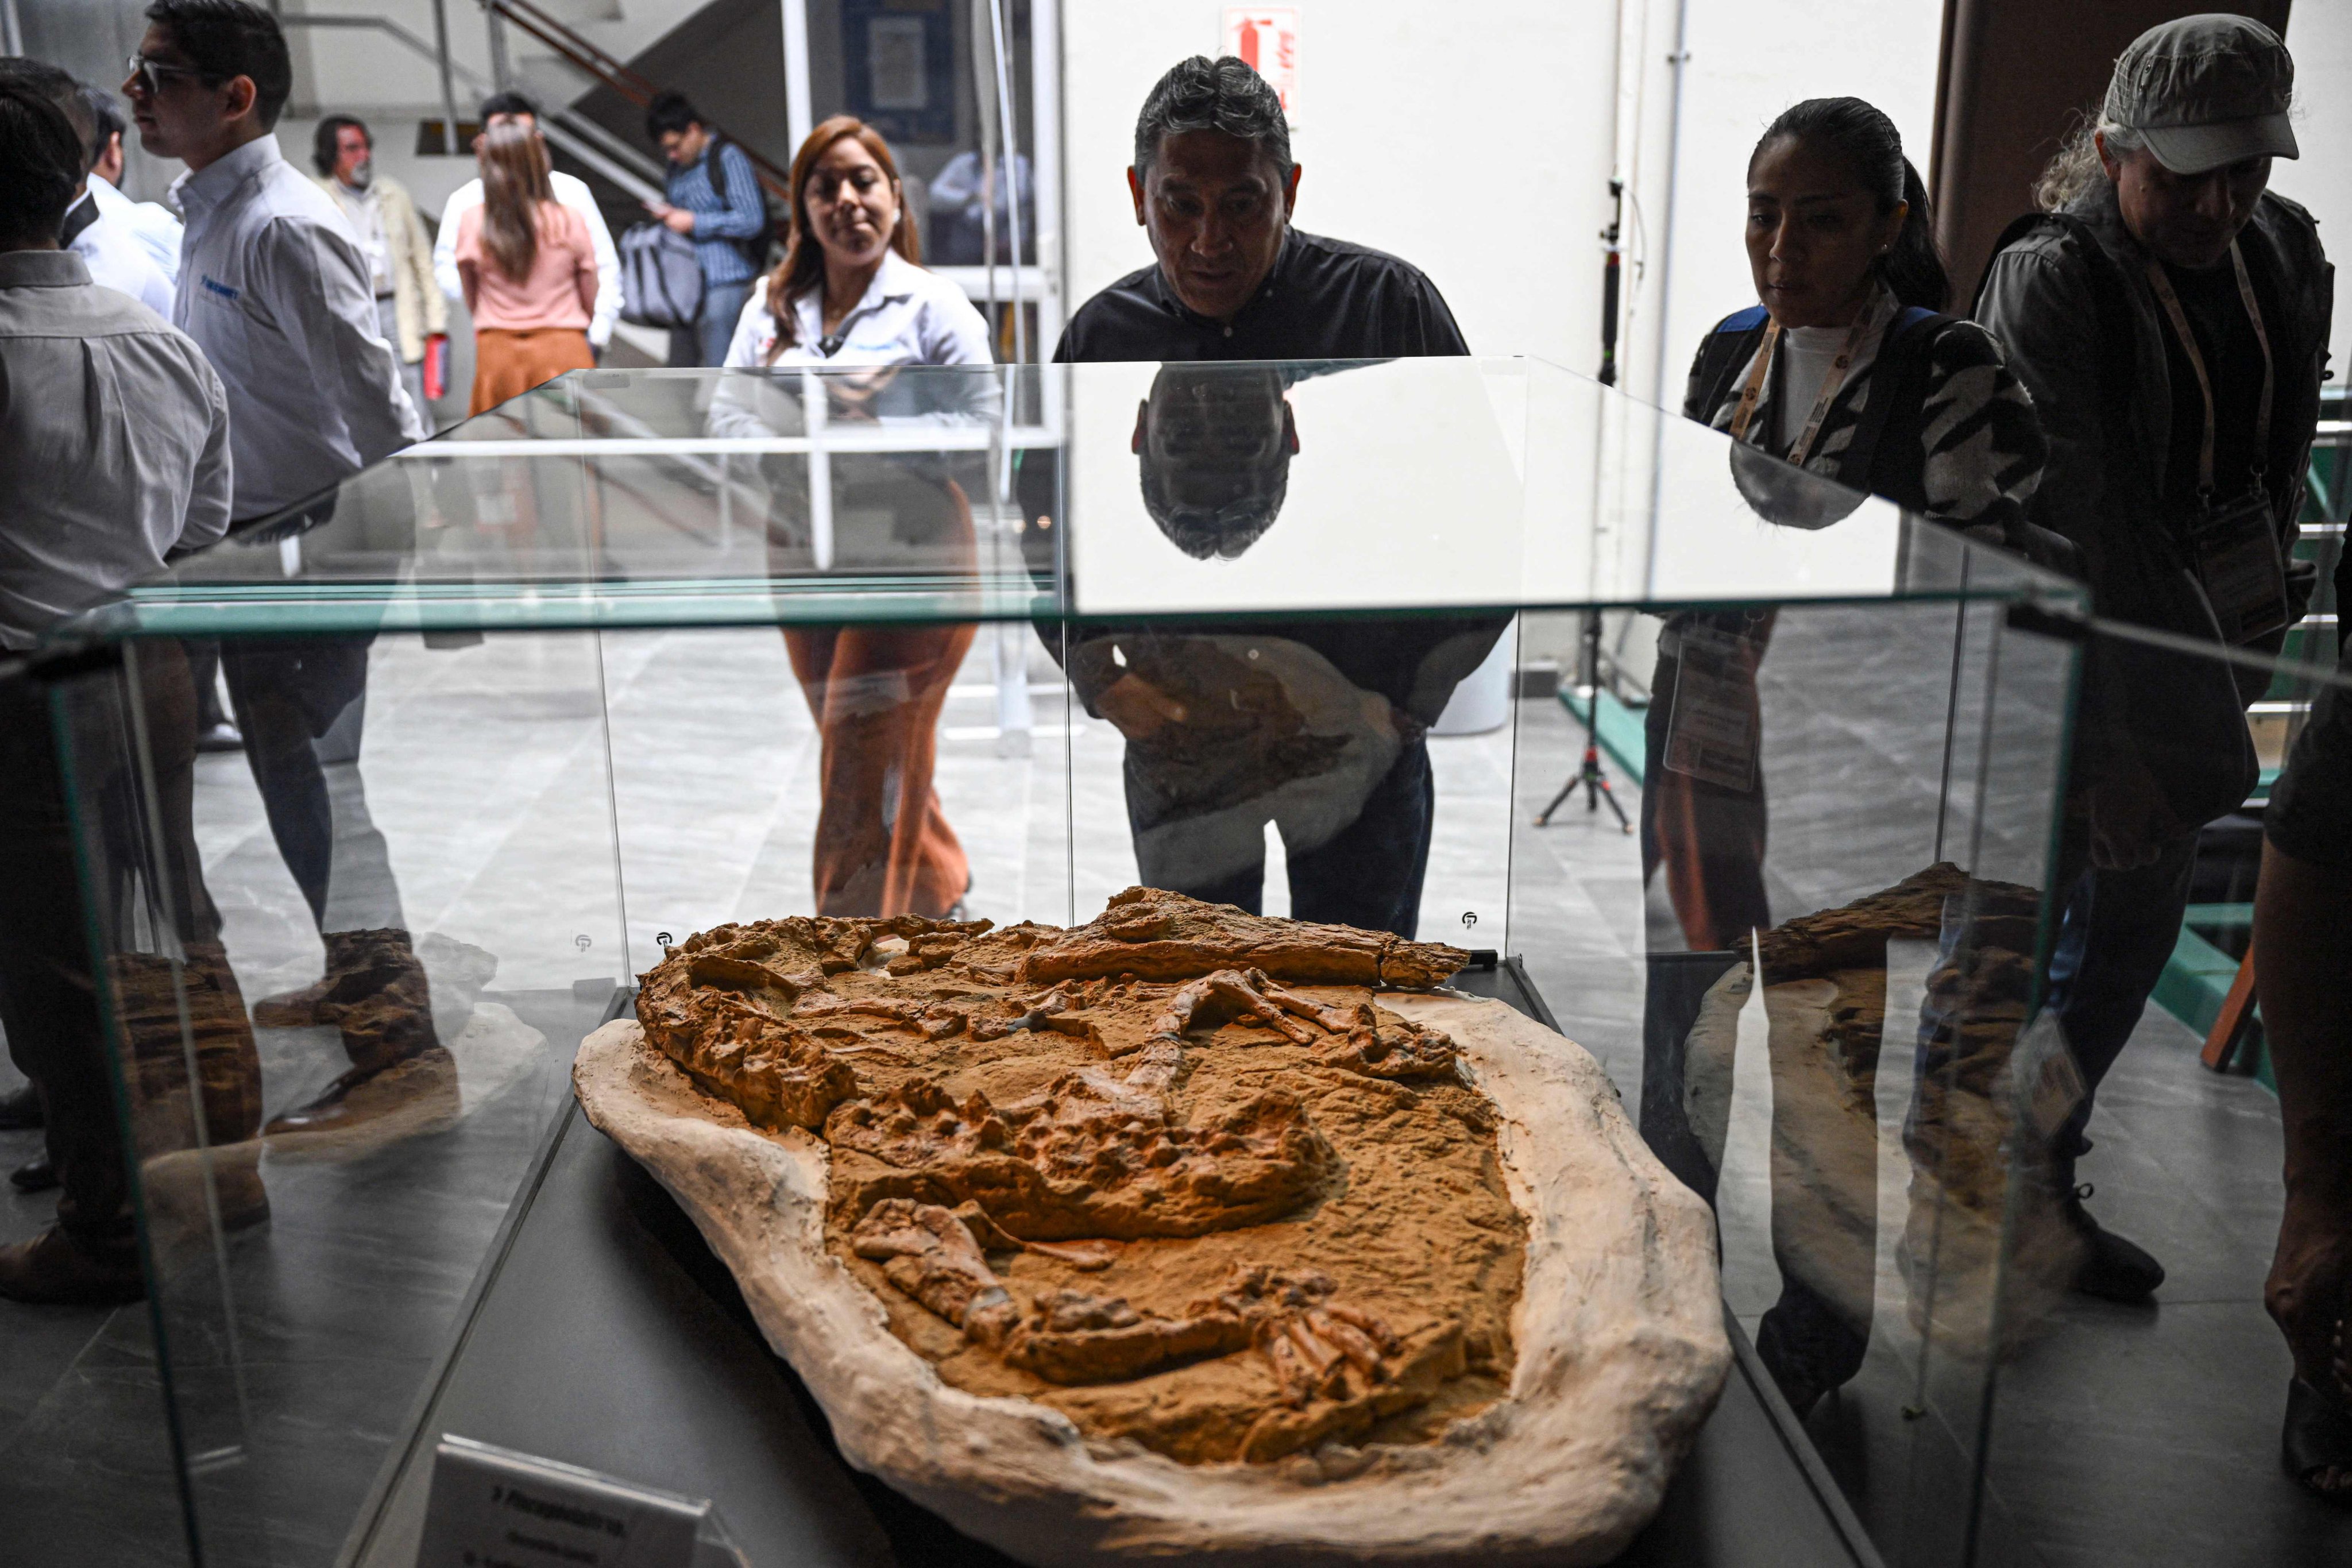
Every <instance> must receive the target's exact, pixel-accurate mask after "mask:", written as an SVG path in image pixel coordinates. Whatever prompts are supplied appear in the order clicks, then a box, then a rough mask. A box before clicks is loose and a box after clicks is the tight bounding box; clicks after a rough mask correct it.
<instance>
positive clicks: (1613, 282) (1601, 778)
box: [1536, 180, 1633, 833]
mask: <svg viewBox="0 0 2352 1568" xmlns="http://www.w3.org/2000/svg"><path fill="white" fill-rule="evenodd" d="M1609 196H1610V199H1611V201H1612V202H1613V203H1614V204H1615V205H1614V207H1613V208H1612V211H1611V213H1610V216H1609V226H1608V227H1607V228H1604V229H1602V230H1601V377H1600V380H1601V385H1603V386H1614V385H1616V384H1617V313H1618V300H1619V292H1618V291H1619V288H1620V278H1621V271H1620V268H1621V264H1622V260H1623V257H1624V247H1623V245H1622V243H1621V240H1622V235H1623V232H1624V219H1625V182H1624V181H1622V180H1612V181H1610V182H1609ZM1584 681H1585V686H1584V689H1585V692H1586V696H1587V700H1586V702H1585V707H1584V761H1583V763H1582V764H1581V765H1580V766H1579V767H1578V768H1577V770H1576V772H1574V773H1570V775H1569V776H1568V782H1567V783H1566V784H1562V785H1560V786H1559V794H1558V795H1554V796H1552V797H1551V804H1550V805H1547V806H1545V807H1544V808H1543V810H1541V811H1539V812H1538V813H1537V814H1536V826H1538V827H1549V826H1551V814H1552V813H1553V812H1555V811H1558V810H1559V808H1560V805H1561V803H1562V802H1564V801H1566V800H1567V799H1568V797H1569V796H1570V795H1574V794H1575V793H1576V786H1577V785H1579V784H1582V785H1583V786H1584V809H1585V810H1587V811H1599V810H1600V809H1601V802H1602V801H1604V800H1605V801H1607V802H1608V803H1609V809H1610V810H1611V811H1612V812H1615V813H1616V814H1617V826H1620V827H1622V828H1623V829H1624V830H1625V831H1626V832H1628V833H1631V832H1633V823H1632V821H1631V820H1629V819H1628V818H1627V817H1626V816H1625V807H1624V805H1623V804H1622V802H1620V801H1619V800H1618V798H1617V792H1616V791H1615V790H1613V789H1612V788H1610V786H1609V773H1608V771H1607V770H1606V769H1604V768H1603V767H1602V766H1601V612H1600V611H1599V610H1587V611H1585V612H1584ZM1574 711H1575V710H1574V709H1573V708H1570V712H1574Z"/></svg>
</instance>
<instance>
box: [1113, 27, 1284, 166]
mask: <svg viewBox="0 0 2352 1568" xmlns="http://www.w3.org/2000/svg"><path fill="white" fill-rule="evenodd" d="M1187 131H1221V132H1224V133H1225V134H1226V135H1228V136H1238V137H1240V138H1242V139H1243V140H1244V141H1246V142H1256V143H1257V145H1258V146H1259V147H1260V148H1261V149H1262V150H1263V151H1264V152H1265V154H1266V156H1268V157H1270V158H1272V159H1273V160H1274V164H1275V167H1276V170H1278V171H1279V172H1280V173H1281V174H1282V176H1283V177H1284V178H1285V179H1287V178H1289V176H1290V166H1291V165H1290V122H1289V121H1286V120H1285V119H1284V118H1283V115H1282V96H1281V94H1279V93H1277V92H1276V91H1275V90H1274V89H1273V88H1272V87H1270V86H1268V85H1267V84H1266V79H1265V78H1264V77H1262V76H1260V75H1258V74H1257V72H1255V71H1254V70H1252V69H1250V68H1249V67H1248V66H1246V65H1244V64H1243V63H1242V62H1241V61H1240V60H1238V59H1236V58H1234V57H1233V56H1231V55H1227V56H1225V57H1224V58H1223V59H1216V60H1213V59H1211V58H1209V57H1208V56H1206V55H1194V56H1193V57H1192V58H1191V59H1189V60H1180V61H1179V62H1177V63H1176V64H1175V65H1173V66H1171V67H1170V68H1169V70H1168V74H1167V75H1166V76H1163V77H1161V78H1160V79H1159V81H1157V82H1156V83H1154V84H1153V85H1152V89H1151V91H1150V95H1149V96H1147V97H1146V98H1145V99H1144V100H1143V112H1142V113H1141V114H1139V115H1137V116H1136V118H1135V172H1136V173H1137V174H1149V173H1150V171H1151V163H1152V160H1153V159H1154V158H1156V157H1157V156H1158V155H1159V153H1160V142H1161V140H1162V139H1163V138H1166V137H1170V136H1181V135H1182V134H1183V133H1184V132H1187Z"/></svg>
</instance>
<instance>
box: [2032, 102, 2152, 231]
mask: <svg viewBox="0 0 2352 1568" xmlns="http://www.w3.org/2000/svg"><path fill="white" fill-rule="evenodd" d="M2102 139H2104V140H2105V142H2106V144H2107V151H2108V152H2110V153H2114V154H2116V156H2117V157H2122V156H2123V155H2125V154H2126V153H2137V152H2138V151H2139V150H2140V149H2141V148H2143V147H2145V146H2147V137H2145V136H2142V135H2141V134H2140V133H2139V132H2137V131H2135V130H2133V129H2132V128H2131V127H2130V126H2128V125H2118V124H2116V122H2115V121H2112V120H2109V119H2108V118H2107V117H2106V116H2105V115H2104V114H2101V113H2098V112H2096V111H2094V110H2084V112H2083V114H2082V115H2080V116H2079V117H2078V118H2077V119H2076V121H2075V125H2074V130H2073V131H2071V132H2067V134H2066V139H2065V140H2064V141H2063V142H2060V143H2059V144H2058V151H2057V153H2055V154H2054V155H2053V157H2052V158H2051V160H2050V162H2049V163H2048V164H2047V165H2046V166H2044V167H2043V169H2042V173H2041V174H2039V175H2038V176H2037V177H2036V178H2035V179H2034V182H2033V205H2035V206H2036V207H2039V208H2040V209H2041V210H2042V211H2043V212H2046V213H2054V212H2056V211H2058V210H2059V209H2060V208H2061V207H2063V206H2066V205H2069V204H2070V203H2072V202H2073V201H2074V199H2075V198H2076V197H2078V196H2080V195H2082V194H2083V193H2084V192H2085V191H2087V190H2090V189H2091V188H2092V186H2093V185H2094V184H2095V182H2097V181H2100V180H2104V179H2105V178H2106V177H2107V174H2106V169H2105V166H2104V165H2102V164H2101V163H2100V162H2099V142H2100V141H2101V140H2102Z"/></svg>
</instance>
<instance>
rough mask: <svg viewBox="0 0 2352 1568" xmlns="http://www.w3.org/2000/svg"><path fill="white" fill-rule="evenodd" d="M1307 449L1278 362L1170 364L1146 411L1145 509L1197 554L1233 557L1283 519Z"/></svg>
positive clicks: (1140, 423) (1138, 421) (1140, 436)
mask: <svg viewBox="0 0 2352 1568" xmlns="http://www.w3.org/2000/svg"><path fill="white" fill-rule="evenodd" d="M1297 450H1298V427H1297V424H1296V423H1295V422H1294V421H1293V419H1292V417H1291V412H1290V404H1289V402H1288V400H1287V399H1286V398H1285V397H1284V396H1283V384H1282V377H1281V375H1280V374H1278V373H1277V372H1276V371H1275V370H1274V369H1273V368H1272V367H1271V366H1265V365H1234V364H1217V365H1201V364H1171V365H1167V366H1164V367H1162V368H1161V370H1160V374H1158V375H1156V376H1154V377H1152V381H1151V395H1150V396H1149V397H1147V398H1146V399H1144V401H1143V403H1142V404H1141V405H1139V407H1138V408H1137V410H1136V416H1135V455H1136V457H1137V458H1139V460H1140V465H1141V469H1142V483H1143V507H1144V510H1146V511H1149V512H1150V514H1151V521H1154V522H1156V523H1158V524H1159V525H1160V532H1162V533H1164V534H1166V535H1167V536H1168V538H1169V540H1170V541H1171V542H1172V543H1174V544H1175V546H1176V548H1177V549H1179V550H1181V551H1182V552H1184V553H1185V554H1187V555H1190V556H1192V557H1194V558H1195V559H1197V560H1202V561H1205V560H1207V559H1209V558H1210V557H1211V556H1217V557H1219V558H1221V559H1223V560H1227V561H1230V560H1232V559H1233V558H1234V557H1235V556H1237V555H1239V554H1240V553H1241V552H1243V551H1244V550H1247V549H1248V548H1249V547H1250V546H1251V545H1253V544H1255V543H1256V542H1257V541H1258V538H1259V536H1260V535H1262V534H1264V533H1265V531H1266V530H1267V529H1269V528H1271V527H1273V526H1274V520H1275V518H1276V515H1277V514H1278V513H1279V512H1280V511H1281V510H1282V500H1283V497H1284V495H1285V494H1286V493H1287V491H1288V490H1289V488H1290V458H1291V455H1292V454H1293V453H1295V452H1297Z"/></svg>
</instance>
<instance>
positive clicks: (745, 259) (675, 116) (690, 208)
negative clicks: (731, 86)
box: [646, 92, 771, 365]
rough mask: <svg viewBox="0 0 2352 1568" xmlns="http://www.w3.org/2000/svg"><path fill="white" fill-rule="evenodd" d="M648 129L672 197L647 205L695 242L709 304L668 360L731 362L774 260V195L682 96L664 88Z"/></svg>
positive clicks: (677, 338)
mask: <svg viewBox="0 0 2352 1568" xmlns="http://www.w3.org/2000/svg"><path fill="white" fill-rule="evenodd" d="M646 135H647V136H649V137H651V138H652V139H653V141H654V142H655V144H656V145H657V146H659V147H660V148H661V151H662V156H663V157H665V158H667V159H668V160H669V164H670V172H669V182H668V184H669V200H668V201H667V203H652V202H649V203H647V204H646V206H647V207H648V209H649V210H651V211H652V213H653V215H654V216H655V217H656V219H657V220H659V222H660V223H661V224H662V226H664V227H666V228H667V229H668V230H669V231H670V232H671V233H673V234H678V235H683V236H685V237H688V238H689V239H691V240H693V241H694V251H695V259H696V260H697V261H698V263H699V264H700V266H701V268H702V301H701V307H700V309H699V310H698V311H697V312H696V315H695V319H694V324H693V325H692V326H690V327H673V328H671V330H670V337H669V363H671V364H673V365H717V364H724V363H727V345H728V344H729V343H730V342H732V341H733V340H734V336H735V323H736V321H737V319H738V318H740V316H741V315H742V314H743V306H744V303H745V301H747V300H750V299H751V283H752V280H753V279H756V278H758V277H759V275H760V274H761V272H762V271H764V270H765V269H766V268H767V264H768V237H769V232H770V227H771V226H770V224H769V221H768V201H767V197H766V196H765V195H762V194H761V190H760V177H759V175H758V174H757V173H756V172H754V171H753V169H752V167H751V158H750V157H749V156H748V155H746V154H745V153H744V151H743V149H741V148H740V147H738V146H736V145H735V144H734V143H733V142H729V141H726V140H725V139H723V138H721V137H719V136H718V135H716V134H715V133H713V132H712V131H711V130H710V128H709V126H707V125H705V124H704V123H703V122H702V117H701V115H699V114H698V113H697V112H696V111H695V108H694V105H693V104H691V103H689V102H688V101H687V100H686V96H685V94H683V93H677V92H665V93H663V94H661V95H660V96H659V97H657V98H656V99H655V100H653V102H652V103H651V104H649V105H648V106H647V107H646Z"/></svg>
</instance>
